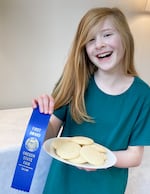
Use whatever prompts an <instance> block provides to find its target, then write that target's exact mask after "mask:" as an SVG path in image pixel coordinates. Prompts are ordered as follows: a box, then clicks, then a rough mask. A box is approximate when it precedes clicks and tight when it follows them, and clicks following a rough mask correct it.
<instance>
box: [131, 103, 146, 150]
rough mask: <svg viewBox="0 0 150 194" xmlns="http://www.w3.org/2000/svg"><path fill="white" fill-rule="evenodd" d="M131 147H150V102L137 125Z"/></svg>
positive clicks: (132, 136) (143, 110) (133, 132)
mask: <svg viewBox="0 0 150 194" xmlns="http://www.w3.org/2000/svg"><path fill="white" fill-rule="evenodd" d="M129 145H130V146H138V145H139V146H150V100H149V103H148V104H146V105H145V106H144V107H143V109H142V111H141V113H140V116H139V118H138V120H137V122H136V124H135V127H134V129H133V131H132V134H131V137H130V142H129Z"/></svg>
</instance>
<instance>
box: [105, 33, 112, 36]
mask: <svg viewBox="0 0 150 194" xmlns="http://www.w3.org/2000/svg"><path fill="white" fill-rule="evenodd" d="M111 35H113V34H112V33H107V34H104V37H109V36H111Z"/></svg>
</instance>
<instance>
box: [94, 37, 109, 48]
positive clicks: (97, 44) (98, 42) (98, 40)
mask: <svg viewBox="0 0 150 194" xmlns="http://www.w3.org/2000/svg"><path fill="white" fill-rule="evenodd" d="M105 45H106V44H105V42H104V40H103V38H101V37H97V38H96V41H95V47H96V48H97V49H100V48H102V47H105Z"/></svg>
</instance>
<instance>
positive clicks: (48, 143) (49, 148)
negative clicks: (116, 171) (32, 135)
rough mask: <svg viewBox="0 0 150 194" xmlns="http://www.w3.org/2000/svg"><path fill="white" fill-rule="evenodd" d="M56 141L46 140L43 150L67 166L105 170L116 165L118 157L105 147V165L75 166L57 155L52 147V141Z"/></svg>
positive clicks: (52, 139) (86, 164)
mask: <svg viewBox="0 0 150 194" xmlns="http://www.w3.org/2000/svg"><path fill="white" fill-rule="evenodd" d="M61 138H65V139H66V137H61ZM55 139H56V138H51V139H48V140H46V141H45V142H44V144H43V148H44V150H45V151H46V152H47V153H48V154H49V155H50V156H51V157H53V158H55V159H57V160H59V161H61V162H64V163H66V164H70V165H72V166H76V167H80V168H89V169H105V168H109V167H111V166H113V165H114V164H115V163H116V161H117V159H116V156H115V155H114V154H113V153H112V151H110V150H109V149H108V148H106V147H105V149H106V156H107V160H106V162H105V163H104V165H100V166H94V165H91V164H88V163H85V164H75V163H72V162H69V161H67V160H64V159H62V158H60V157H59V156H58V155H57V154H56V153H55V150H54V148H53V147H52V146H51V143H52V141H54V140H55ZM103 147H104V146H103Z"/></svg>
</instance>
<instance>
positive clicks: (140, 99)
mask: <svg viewBox="0 0 150 194" xmlns="http://www.w3.org/2000/svg"><path fill="white" fill-rule="evenodd" d="M85 104H86V109H87V113H88V115H90V116H91V117H92V118H93V119H94V121H95V122H94V123H89V122H83V123H81V124H77V123H76V122H75V121H74V120H73V119H72V118H71V115H70V111H69V106H67V105H66V106H63V107H61V108H60V109H58V110H56V111H55V112H54V114H55V116H57V117H58V118H59V119H61V120H62V121H63V122H64V129H63V132H62V136H77V135H82V136H87V137H90V138H92V139H94V141H95V142H97V143H99V144H102V145H104V146H106V147H108V148H109V149H110V150H112V151H117V150H125V149H127V147H128V146H145V145H150V87H149V86H148V85H147V84H146V83H145V82H144V81H143V80H141V79H140V78H138V77H135V79H134V82H133V83H132V85H131V86H130V88H129V89H128V90H126V91H125V92H124V93H122V94H120V95H109V94H106V93H104V92H103V91H101V90H100V89H99V88H98V87H97V85H96V83H95V80H94V78H93V77H92V78H91V79H90V81H89V85H88V88H87V90H86V93H85ZM127 179H128V169H126V168H124V169H123V168H116V167H110V168H108V169H103V170H97V171H94V172H86V171H84V170H79V169H78V168H76V167H73V166H70V165H67V164H64V163H62V162H59V161H57V160H55V159H54V160H53V162H52V165H51V168H50V171H49V175H48V178H47V182H46V185H45V189H44V194H49V193H54V194H124V192H125V188H126V184H127Z"/></svg>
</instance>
